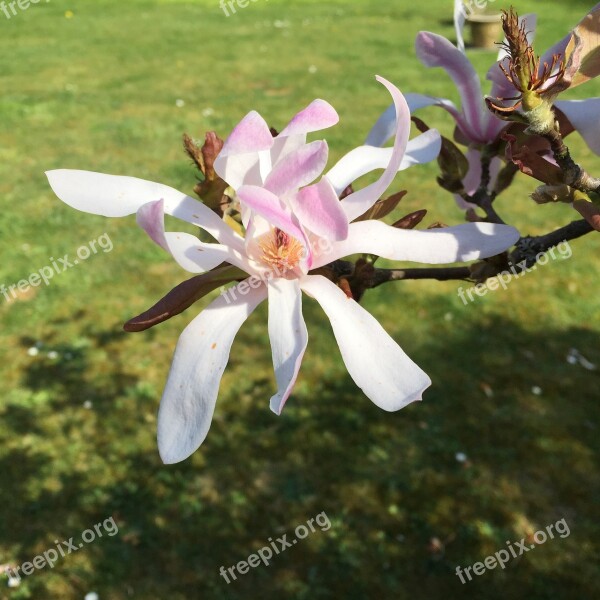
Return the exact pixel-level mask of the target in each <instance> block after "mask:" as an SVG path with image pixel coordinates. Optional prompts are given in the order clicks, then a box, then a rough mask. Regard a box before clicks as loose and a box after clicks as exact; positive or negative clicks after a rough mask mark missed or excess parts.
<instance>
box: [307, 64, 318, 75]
mask: <svg viewBox="0 0 600 600" xmlns="http://www.w3.org/2000/svg"><path fill="white" fill-rule="evenodd" d="M317 71H318V69H317V65H310V67H308V72H309V73H310V74H311V75H314V74H315V73H316V72H317Z"/></svg>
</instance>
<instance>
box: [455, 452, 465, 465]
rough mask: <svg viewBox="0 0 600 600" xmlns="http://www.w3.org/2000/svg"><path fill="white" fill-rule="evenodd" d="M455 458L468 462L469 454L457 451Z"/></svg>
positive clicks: (460, 461)
mask: <svg viewBox="0 0 600 600" xmlns="http://www.w3.org/2000/svg"><path fill="white" fill-rule="evenodd" d="M454 458H455V459H456V460H457V461H458V462H459V463H464V462H467V458H468V457H467V455H466V454H465V453H464V452H457V453H456V454H455V455H454Z"/></svg>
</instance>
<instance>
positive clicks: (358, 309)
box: [300, 275, 431, 411]
mask: <svg viewBox="0 0 600 600" xmlns="http://www.w3.org/2000/svg"><path fill="white" fill-rule="evenodd" d="M300 285H301V287H302V289H303V290H304V291H305V292H306V293H307V294H309V295H310V296H312V297H313V298H315V299H316V300H317V302H318V303H319V304H320V305H321V307H322V308H323V310H324V311H325V313H326V314H327V316H328V317H329V320H330V321H331V326H332V328H333V334H334V335H335V339H336V341H337V343H338V346H339V347H340V352H341V354H342V358H343V360H344V364H345V365H346V368H347V369H348V373H349V374H350V376H351V377H352V379H353V380H354V382H355V383H356V385H358V387H359V388H361V389H362V390H363V392H364V393H365V395H366V396H367V397H368V398H370V399H371V400H372V401H373V402H374V403H375V404H376V405H377V406H379V407H380V408H383V409H384V410H388V411H394V410H399V409H400V408H403V407H404V406H406V405H407V404H409V403H410V402H413V401H415V400H421V397H422V394H423V392H424V391H425V390H426V389H427V388H428V387H429V386H430V385H431V380H430V379H429V377H428V376H427V375H426V374H425V373H424V372H423V371H422V370H421V369H420V368H419V367H418V366H417V365H416V364H415V363H414V362H413V361H412V360H411V359H410V358H409V357H408V356H407V355H406V354H405V353H404V351H403V350H402V348H400V346H398V344H397V343H396V342H395V341H394V340H393V339H392V338H391V337H390V336H389V335H388V334H387V333H386V331H385V330H384V329H383V327H382V326H381V325H380V324H379V322H378V321H377V319H375V318H374V317H373V316H372V315H371V314H369V313H368V312H367V311H366V310H365V309H364V308H362V306H360V304H358V303H357V302H355V301H354V300H352V299H351V298H348V297H347V296H346V294H344V292H342V290H340V288H338V287H337V286H336V285H335V284H333V283H332V282H331V281H329V280H328V279H326V278H325V277H323V276H321V275H309V276H307V277H305V278H303V279H302V280H301V282H300Z"/></svg>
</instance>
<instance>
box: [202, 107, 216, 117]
mask: <svg viewBox="0 0 600 600" xmlns="http://www.w3.org/2000/svg"><path fill="white" fill-rule="evenodd" d="M214 114H215V111H214V109H212V108H210V106H209V107H208V108H205V109H204V110H203V111H202V116H203V117H212V116H213V115H214Z"/></svg>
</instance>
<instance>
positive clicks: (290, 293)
mask: <svg viewBox="0 0 600 600" xmlns="http://www.w3.org/2000/svg"><path fill="white" fill-rule="evenodd" d="M268 287H269V339H270V340H271V351H272V353H273V367H274V368H275V378H276V380H277V393H276V394H275V395H274V396H273V397H272V398H271V410H272V411H273V412H274V413H276V414H278V415H279V414H281V410H282V409H283V406H284V404H285V402H286V400H287V399H288V397H289V395H290V394H291V392H292V388H293V387H294V384H295V383H296V377H297V376H298V371H299V370H300V364H301V363H302V357H303V356H304V352H305V350H306V345H307V343H308V331H307V330H306V324H305V323H304V318H303V317H302V293H301V291H300V285H299V283H298V280H297V279H291V280H288V279H283V278H277V279H273V280H271V281H269V286H268Z"/></svg>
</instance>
